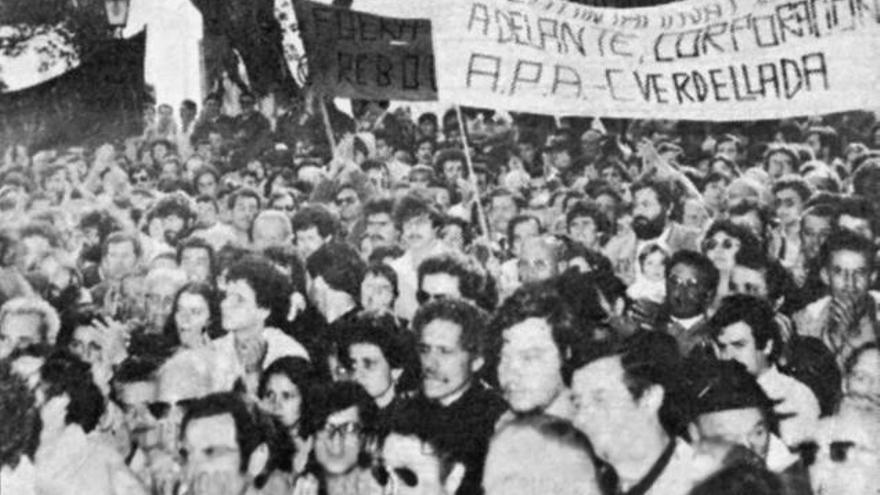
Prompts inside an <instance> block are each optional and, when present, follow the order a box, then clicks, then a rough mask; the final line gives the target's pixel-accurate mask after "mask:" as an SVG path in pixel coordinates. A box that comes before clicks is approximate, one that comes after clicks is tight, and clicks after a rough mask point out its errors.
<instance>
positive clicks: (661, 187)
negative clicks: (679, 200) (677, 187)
mask: <svg viewBox="0 0 880 495" xmlns="http://www.w3.org/2000/svg"><path fill="white" fill-rule="evenodd" d="M642 189H651V190H652V191H654V194H656V195H657V201H658V202H659V203H660V206H661V207H662V208H663V209H668V208H669V207H671V206H673V205H674V204H675V199H674V197H673V194H672V187H671V185H670V184H669V183H667V182H665V181H661V180H650V179H642V180H638V181H636V182H633V183H632V185H630V186H629V190H630V192H631V193H632V196H633V198H635V196H636V193H637V192H639V191H641V190H642Z"/></svg>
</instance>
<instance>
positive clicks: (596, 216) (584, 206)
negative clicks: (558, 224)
mask: <svg viewBox="0 0 880 495" xmlns="http://www.w3.org/2000/svg"><path fill="white" fill-rule="evenodd" d="M580 217H588V218H590V219H592V220H593V223H594V224H595V225H596V231H597V232H598V233H600V234H607V233H609V232H610V231H611V226H610V225H609V222H608V217H606V216H605V214H604V213H602V212H601V211H600V210H599V207H598V206H596V204H595V203H593V202H590V201H585V200H581V201H577V202H576V203H574V204H573V205H571V207H570V208H569V209H568V211H567V212H566V213H565V227H566V229H569V228H570V227H571V222H573V221H574V220H575V219H576V218H580Z"/></svg>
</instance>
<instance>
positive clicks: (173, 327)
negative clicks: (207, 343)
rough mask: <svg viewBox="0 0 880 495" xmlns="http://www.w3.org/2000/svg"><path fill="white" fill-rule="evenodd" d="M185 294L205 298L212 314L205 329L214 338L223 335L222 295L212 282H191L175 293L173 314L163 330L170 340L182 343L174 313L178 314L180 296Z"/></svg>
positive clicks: (178, 343)
mask: <svg viewBox="0 0 880 495" xmlns="http://www.w3.org/2000/svg"><path fill="white" fill-rule="evenodd" d="M184 294H195V295H198V296H201V297H202V299H204V300H205V304H207V306H208V312H209V314H210V316H209V317H208V324H207V326H206V327H205V329H204V331H205V333H207V334H208V337H210V338H211V339H212V340H213V339H216V338H219V337H222V336H223V335H224V334H225V333H226V332H224V331H223V326H222V321H221V316H220V296H219V295H218V294H217V291H215V290H214V287H212V286H211V285H210V284H207V283H204V282H189V283H187V284H186V285H184V286H183V287H181V288H180V290H178V291H177V294H175V295H174V304H173V305H172V306H171V314H170V316H169V317H168V320H167V321H166V322H165V329H164V331H163V333H164V334H165V337H167V338H168V341H169V342H170V343H172V344H174V345H180V343H181V341H180V332H179V330H178V328H177V323H176V322H175V318H174V315H176V314H177V309H178V306H179V305H180V297H181V296H182V295H184Z"/></svg>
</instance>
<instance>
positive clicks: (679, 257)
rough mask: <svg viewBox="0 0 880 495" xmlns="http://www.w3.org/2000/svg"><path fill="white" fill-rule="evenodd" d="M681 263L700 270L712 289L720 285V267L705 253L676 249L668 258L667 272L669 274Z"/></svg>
mask: <svg viewBox="0 0 880 495" xmlns="http://www.w3.org/2000/svg"><path fill="white" fill-rule="evenodd" d="M679 264H681V265H687V266H689V267H691V268H695V269H696V270H697V271H698V272H700V273H701V274H702V275H703V276H704V277H706V283H707V285H708V286H709V288H710V289H711V290H715V289H716V288H717V287H718V282H719V281H720V279H721V274H720V273H719V272H718V268H715V264H714V263H712V260H710V259H709V258H707V257H706V255H705V254H703V253H698V252H696V251H690V250H687V249H682V250H680V251H676V252H675V253H673V254H672V256H670V257H669V258H668V259H667V260H666V273H667V274H669V273H670V272H671V271H672V269H673V268H674V267H675V266H676V265H679Z"/></svg>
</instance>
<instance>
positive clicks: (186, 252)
mask: <svg viewBox="0 0 880 495" xmlns="http://www.w3.org/2000/svg"><path fill="white" fill-rule="evenodd" d="M210 257H211V253H210V252H209V251H208V248H207V247H203V246H192V247H186V248H183V251H182V252H181V253H180V258H181V259H193V258H196V259H210Z"/></svg>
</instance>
